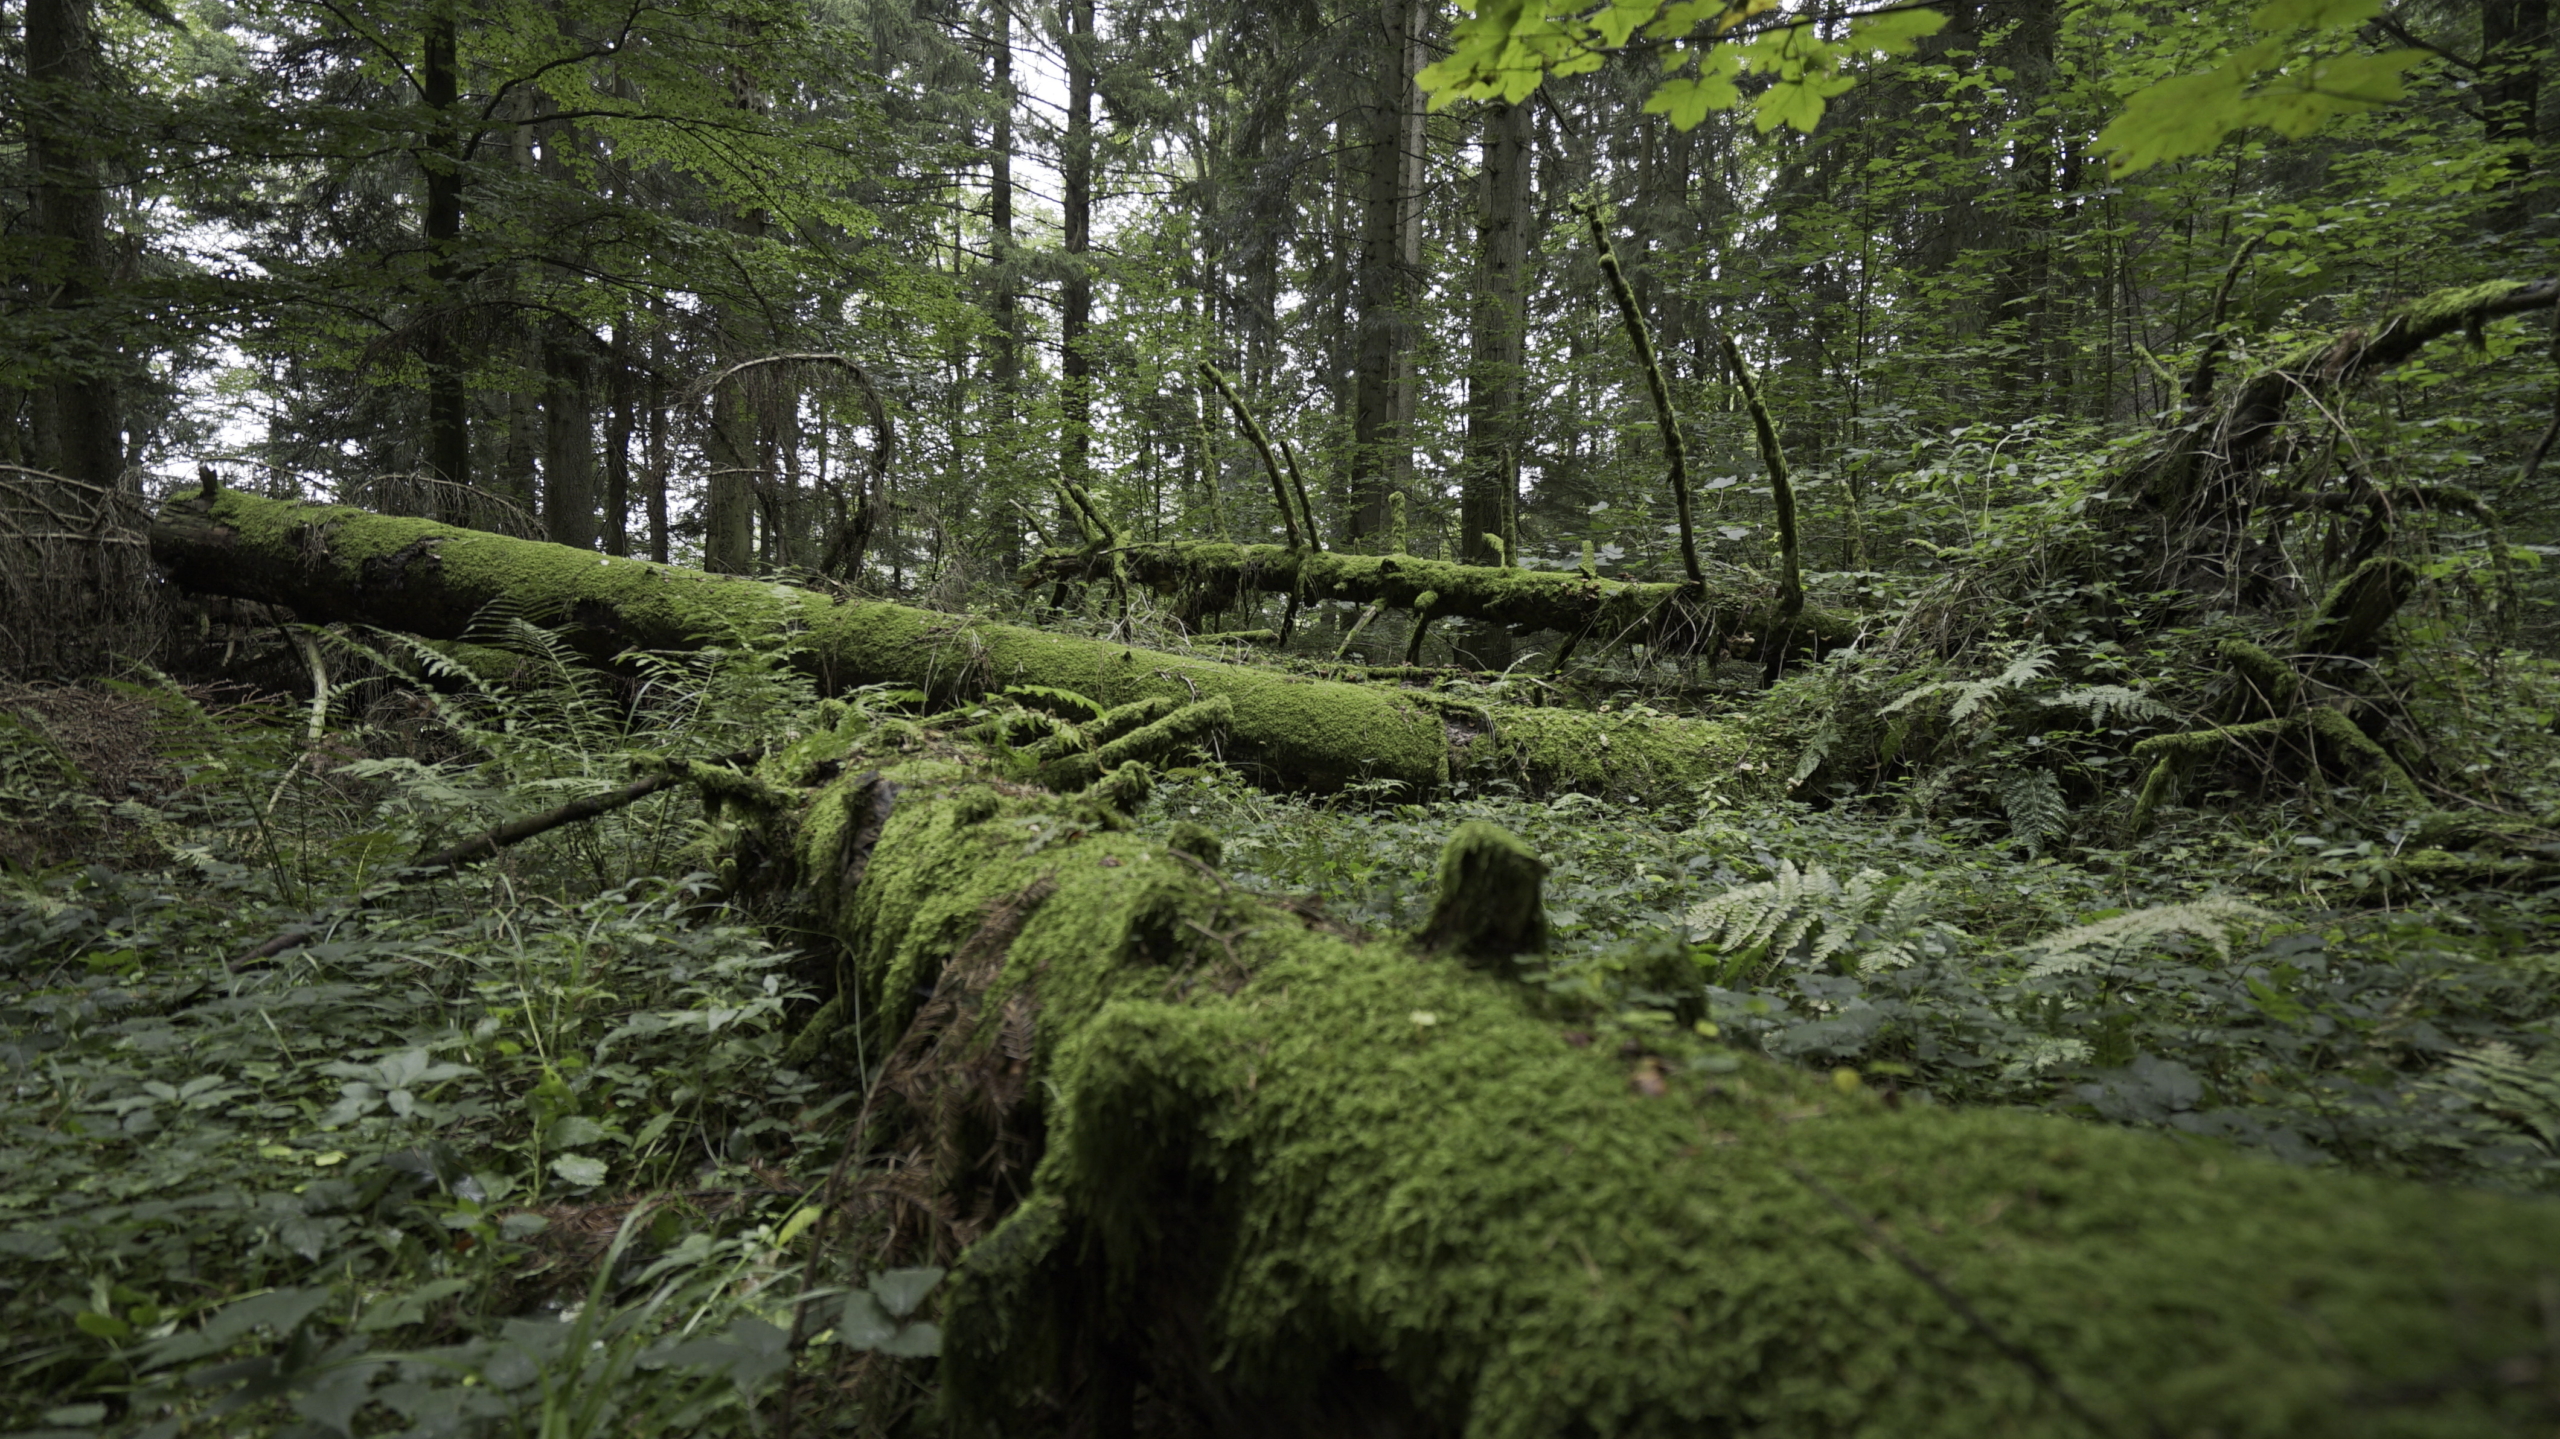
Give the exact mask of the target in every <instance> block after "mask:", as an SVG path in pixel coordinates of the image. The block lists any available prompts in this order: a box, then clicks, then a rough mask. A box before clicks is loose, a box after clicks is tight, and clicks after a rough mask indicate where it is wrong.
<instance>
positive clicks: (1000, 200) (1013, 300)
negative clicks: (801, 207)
mask: <svg viewBox="0 0 2560 1439" xmlns="http://www.w3.org/2000/svg"><path fill="white" fill-rule="evenodd" d="M993 21H994V27H995V38H994V43H993V50H994V53H993V54H992V55H991V56H990V57H989V64H988V69H989V71H990V72H991V74H992V78H993V80H994V84H995V94H996V119H995V133H994V135H993V136H992V137H991V138H990V140H989V142H988V145H987V151H988V174H987V228H988V229H989V231H991V232H992V234H993V239H994V249H995V254H994V255H993V257H992V258H991V259H990V261H989V263H988V265H987V269H988V270H989V272H990V273H992V274H993V276H994V279H995V295H994V297H993V301H992V304H991V309H992V311H993V316H994V320H995V325H994V329H995V333H994V334H993V335H991V336H989V337H988V344H989V346H990V348H991V349H992V351H993V355H992V357H991V358H992V360H993V362H994V364H993V367H994V371H995V376H994V378H995V396H994V398H995V409H996V413H995V423H994V425H993V426H991V427H990V428H991V429H992V431H993V432H994V433H995V434H997V435H1001V436H1008V437H1009V436H1011V435H1012V433H1013V430H1014V425H1015V423H1016V421H1017V420H1018V419H1019V418H1020V416H1021V414H1022V302H1021V298H1020V296H1019V295H1017V294H1016V293H1015V290H1014V253H1013V145H1014V130H1013V106H1014V98H1015V97H1014V89H1013V0H995V14H994V16H993ZM990 501H991V503H990V507H989V518H990V520H991V522H992V523H993V524H994V526H995V528H996V531H997V533H998V534H999V535H1000V536H1001V537H1002V539H1003V541H1004V544H1003V549H1004V560H1005V564H1006V565H1007V566H1008V567H1014V566H1019V565H1020V564H1021V563H1022V528H1021V526H1020V524H1019V523H1018V522H1017V520H1016V517H1015V516H1014V515H1013V513H1012V512H1011V511H1010V510H1008V509H1005V508H1004V507H1003V505H1002V502H1001V500H1000V499H996V498H995V497H993V496H990Z"/></svg>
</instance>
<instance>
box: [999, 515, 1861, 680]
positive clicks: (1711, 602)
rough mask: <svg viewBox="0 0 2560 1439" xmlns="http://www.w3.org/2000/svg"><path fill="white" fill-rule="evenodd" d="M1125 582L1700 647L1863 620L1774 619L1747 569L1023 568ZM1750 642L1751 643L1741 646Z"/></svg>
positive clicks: (1256, 562)
mask: <svg viewBox="0 0 2560 1439" xmlns="http://www.w3.org/2000/svg"><path fill="white" fill-rule="evenodd" d="M1115 560H1116V561H1118V562H1119V564H1120V565H1121V566H1122V572H1124V573H1126V574H1127V575H1128V577H1129V578H1130V579H1132V580H1135V581H1137V582H1138V583H1140V584H1143V585H1145V586H1147V587H1148V588H1149V589H1152V590H1154V591H1156V592H1157V593H1159V594H1162V595H1165V596H1168V597H1171V598H1174V599H1175V600H1176V601H1177V604H1178V606H1179V608H1181V609H1182V610H1183V611H1185V612H1187V613H1192V614H1214V613H1216V612H1218V611H1221V610H1224V609H1227V608H1228V607H1230V606H1232V605H1233V604H1234V603H1235V601H1236V598H1237V596H1239V595H1242V594H1247V593H1259V594H1278V595H1297V596H1299V597H1300V598H1301V599H1309V600H1319V601H1321V600H1336V601H1343V602H1348V603H1352V604H1383V605H1386V606H1389V607H1391V608H1395V609H1416V608H1427V609H1428V610H1429V611H1430V612H1431V614H1432V616H1433V617H1434V618H1439V617H1443V616H1447V617H1452V618H1465V619H1476V620H1483V621H1486V622H1488V623H1492V624H1497V625H1506V626H1510V627H1511V628H1514V629H1517V630H1520V631H1523V632H1526V631H1532V630H1556V631H1560V632H1562V633H1564V634H1566V635H1570V636H1574V637H1576V638H1578V639H1589V640H1591V641H1592V642H1593V643H1594V644H1595V645H1598V644H1605V643H1610V642H1624V641H1628V640H1633V641H1635V642H1637V643H1640V644H1646V645H1654V646H1658V647H1660V648H1662V649H1665V650H1671V651H1676V652H1679V653H1684V654H1686V653H1696V652H1699V651H1703V650H1710V649H1713V648H1716V647H1717V646H1719V645H1733V644H1739V643H1740V642H1742V641H1744V640H1746V639H1749V638H1752V637H1756V636H1761V635H1764V634H1767V633H1769V632H1770V630H1771V628H1772V627H1773V626H1776V625H1780V624H1788V625H1791V626H1792V631H1791V632H1792V634H1793V636H1794V638H1793V641H1792V643H1793V644H1795V645H1796V646H1798V647H1800V648H1802V649H1806V650H1810V651H1812V652H1814V653H1821V652H1823V651H1826V650H1830V649H1835V648H1837V647H1839V646H1841V645H1845V644H1848V643H1849V642H1851V641H1852V640H1854V639H1856V638H1857V636H1858V634H1859V633H1860V630H1861V628H1862V623H1863V622H1862V619H1861V617H1860V616H1857V615H1854V614H1844V613H1840V612H1837V611H1830V610H1807V611H1805V612H1803V613H1802V614H1799V615H1798V616H1796V618H1795V619H1794V620H1792V621H1788V620H1785V619H1784V617H1783V616H1782V615H1780V613H1779V610H1778V607H1779V606H1780V605H1781V604H1782V602H1783V599H1782V592H1781V591H1780V590H1778V589H1777V588H1776V587H1773V586H1771V585H1770V584H1769V583H1768V582H1767V581H1765V580H1762V579H1761V578H1760V577H1758V576H1756V575H1753V574H1751V573H1750V572H1748V571H1743V570H1731V569H1728V570H1722V571H1717V572H1714V573H1711V574H1709V576H1708V583H1707V586H1706V588H1705V589H1704V591H1703V592H1702V591H1701V590H1700V589H1699V587H1698V586H1694V585H1685V584H1628V583H1623V582H1620V581H1616V580H1605V579H1601V578H1600V577H1598V576H1596V575H1582V574H1576V573H1574V572H1572V571H1569V570H1514V569H1495V568H1492V567H1490V566H1483V565H1457V564H1451V563H1449V562H1447V561H1444V560H1425V559H1416V558H1414V557H1412V556H1410V555H1350V554H1343V553H1340V552H1339V551H1331V550H1328V551H1323V552H1312V553H1311V552H1309V551H1307V550H1303V549H1295V550H1293V549H1290V548H1288V547H1287V546H1284V545H1230V544H1219V543H1214V542H1208V541H1178V542H1174V543H1170V544H1141V545H1130V546H1127V547H1125V548H1121V549H1117V550H1114V551H1112V552H1111V553H1109V554H1103V555H1088V554H1064V553H1052V554H1049V555H1045V556H1043V557H1042V558H1040V559H1039V560H1036V561H1034V562H1033V563H1032V564H1030V565H1028V566H1025V567H1024V569H1023V570H1022V571H1021V573H1020V574H1019V575H1017V576H1016V578H1017V580H1018V581H1019V582H1020V583H1022V584H1024V585H1032V584H1049V583H1054V582H1056V581H1059V580H1072V581H1078V582H1084V583H1101V582H1103V581H1105V580H1107V579H1109V578H1111V576H1112V573H1113V570H1112V565H1113V562H1114V561H1115ZM1741 647H1742V648H1745V649H1748V648H1750V646H1749V645H1747V644H1746V645H1742V646H1741Z"/></svg>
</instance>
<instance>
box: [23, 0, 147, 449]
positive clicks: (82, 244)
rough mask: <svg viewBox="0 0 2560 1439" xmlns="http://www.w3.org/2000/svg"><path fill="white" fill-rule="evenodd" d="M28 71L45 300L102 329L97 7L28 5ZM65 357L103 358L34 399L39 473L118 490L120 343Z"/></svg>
mask: <svg viewBox="0 0 2560 1439" xmlns="http://www.w3.org/2000/svg"><path fill="white" fill-rule="evenodd" d="M26 47H27V49H26V65H27V79H28V80H29V81H30V82H31V85H32V87H33V93H32V94H31V95H30V97H29V98H30V99H31V100H32V101H33V102H34V103H32V104H30V105H29V106H28V107H27V110H26V113H25V116H24V123H25V126H26V143H27V161H28V165H29V168H30V169H32V170H33V172H34V175H33V179H34V186H33V188H34V190H35V207H34V208H35V213H34V216H33V219H34V224H35V232H36V240H37V247H38V253H37V255H36V257H35V264H34V267H33V268H34V271H35V279H36V285H35V289H36V292H37V293H38V294H41V295H45V296H46V297H47V299H46V307H47V308H48V309H50V310H51V311H52V312H53V317H54V318H55V319H56V320H57V321H58V323H61V324H63V325H65V326H66V327H71V328H75V329H81V330H89V329H91V327H94V326H95V325H97V324H98V317H97V315H96V314H95V312H94V311H93V309H92V307H93V306H94V305H95V304H96V302H97V301H98V300H99V299H100V298H102V297H103V295H104V294H105V291H106V289H107V284H108V268H109V267H108V252H107V190H106V175H105V172H104V167H103V166H102V165H101V164H100V161H99V156H98V148H99V134H98V131H97V130H96V128H95V125H94V123H93V122H91V121H88V120H85V119H84V118H83V117H84V116H85V115H86V114H88V113H89V109H90V106H91V105H92V104H93V103H94V102H95V100H96V99H97V98H98V96H99V95H100V93H101V89H102V86H103V84H104V77H103V76H102V75H101V73H100V71H101V66H100V63H99V53H98V33H97V17H96V15H95V14H93V13H92V11H91V7H90V3H89V0H28V3H27V8H26ZM61 348H62V349H63V350H66V351H69V352H71V353H75V354H77V353H83V352H86V353H88V354H92V355H97V356H101V357H103V358H99V359H93V360H88V361H85V362H82V369H83V371H85V372H73V373H64V372H62V371H60V370H59V369H56V370H54V372H53V373H51V374H49V375H47V376H46V378H45V379H44V380H43V381H42V383H41V384H40V385H39V386H38V388H37V390H36V393H35V395H34V397H33V398H34V400H35V404H34V407H33V408H34V414H33V416H32V418H33V420H34V422H35V423H34V424H33V426H32V427H31V428H32V429H33V430H34V435H33V439H34V444H33V446H32V449H33V455H32V458H33V460H34V467H35V468H37V469H40V470H50V471H52V472H53V473H55V474H58V475H61V476H63V477H65V478H67V479H73V480H80V481H84V482H86V483H88V484H92V485H101V486H107V487H110V488H112V487H114V486H115V485H117V484H118V483H119V482H120V481H121V480H122V478H123V475H124V431H123V423H122V419H121V415H120V411H119V407H118V403H117V396H116V381H115V376H114V373H113V367H114V365H115V364H116V363H117V361H116V360H115V358H114V357H115V354H116V350H117V344H116V342H115V340H114V339H113V337H111V336H106V335H102V334H98V333H95V332H94V331H92V332H91V333H87V334H83V335H80V336H78V338H77V340H76V342H74V343H70V344H66V345H63V346H62V347H61Z"/></svg>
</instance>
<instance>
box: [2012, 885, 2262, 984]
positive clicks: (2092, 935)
mask: <svg viewBox="0 0 2560 1439" xmlns="http://www.w3.org/2000/svg"><path fill="white" fill-rule="evenodd" d="M2277 918H2278V916H2276V915H2274V914H2272V913H2269V912H2268V911H2266V910H2263V909H2259V908H2258V907H2256V906H2255V905H2249V904H2243V903H2241V902H2240V901H2239V900H2236V899H2227V898H2223V897H2220V896H2215V897H2210V898H2206V899H2194V900H2188V901H2187V902H2185V903H2183V904H2163V905H2155V906H2153V907H2152V908H2149V909H2136V910H2129V911H2127V912H2126V913H2123V914H2118V915H2111V916H2109V917H2108V918H2105V919H2101V920H2096V921H2093V922H2091V923H2088V924H2082V925H2075V926H2073V927H2072V928H2070V929H2065V930H2060V931H2057V932H2055V933H2053V934H2049V935H2046V936H2045V937H2044V938H2042V939H2040V940H2037V941H2035V942H2033V943H2032V944H2029V945H2027V946H2026V947H2025V952H2027V953H2031V954H2035V955H2036V956H2037V958H2036V959H2035V961H2034V962H2033V963H2031V964H2029V965H2028V966H2027V975H2028V977H2029V978H2035V977H2038V976H2042V975H2049V974H2083V973H2087V972H2089V971H2092V970H2102V969H2107V968H2110V967H2112V966H2114V965H2117V964H2120V963H2122V962H2123V961H2125V960H2127V959H2130V958H2131V957H2133V956H2134V955H2135V954H2137V953H2139V952H2141V951H2142V950H2145V949H2148V948H2150V947H2151V946H2153V945H2156V944H2159V943H2161V942H2162V941H2165V940H2169V939H2174V938H2178V937H2180V936H2193V937H2195V938H2199V939H2202V940H2203V941H2205V943H2207V944H2209V945H2211V946H2212V947H2213V952H2214V954H2215V955H2216V956H2217V957H2218V958H2220V959H2222V960H2223V961H2225V962H2228V961H2229V960H2230V958H2231V936H2232V934H2233V933H2234V932H2236V931H2240V930H2245V929H2249V928H2252V927H2255V926H2258V925H2263V924H2271V923H2274V922H2275V921H2276V919H2277Z"/></svg>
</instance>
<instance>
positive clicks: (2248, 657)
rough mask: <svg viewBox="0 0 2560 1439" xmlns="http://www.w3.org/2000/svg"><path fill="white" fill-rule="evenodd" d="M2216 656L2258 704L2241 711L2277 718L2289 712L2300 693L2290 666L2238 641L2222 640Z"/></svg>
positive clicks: (2242, 641) (2246, 643) (2300, 682)
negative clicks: (2246, 710)
mask: <svg viewBox="0 0 2560 1439" xmlns="http://www.w3.org/2000/svg"><path fill="white" fill-rule="evenodd" d="M2220 654H2221V657H2222V663H2223V664H2224V666H2225V667H2227V668H2228V669H2229V670H2230V671H2231V672H2232V673H2233V674H2235V675H2237V676H2239V677H2240V678H2241V679H2242V680H2243V681H2245V682H2246V683H2247V684H2248V686H2249V689H2250V691H2251V693H2252V694H2253V696H2254V697H2255V698H2256V700H2257V701H2258V703H2257V704H2256V705H2254V706H2244V707H2245V708H2255V709H2261V710H2264V711H2266V712H2267V713H2269V714H2273V715H2279V716H2280V715H2287V714H2291V713H2292V712H2293V705H2294V700H2295V699H2296V698H2297V697H2298V696H2299V695H2300V693H2301V690H2302V677H2301V676H2300V675H2298V674H2295V673H2294V670H2293V666H2291V665H2289V664H2286V663H2285V662H2284V661H2282V660H2280V659H2277V658H2276V657H2275V656H2274V655H2272V654H2269V653H2268V652H2267V651H2266V650H2265V649H2263V648H2261V647H2260V646H2257V645H2253V644H2251V643H2249V642H2248V641H2247V640H2242V639H2227V640H2224V641H2223V642H2222V645H2221V647H2220Z"/></svg>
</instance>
